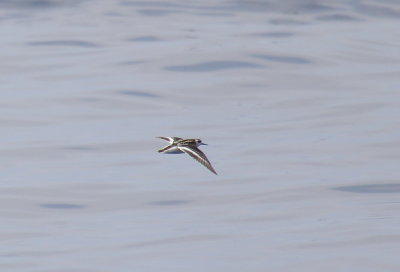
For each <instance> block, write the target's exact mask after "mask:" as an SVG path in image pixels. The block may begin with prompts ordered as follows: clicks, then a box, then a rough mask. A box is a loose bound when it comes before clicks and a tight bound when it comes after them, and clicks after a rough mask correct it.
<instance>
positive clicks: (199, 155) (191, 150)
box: [178, 146, 218, 175]
mask: <svg viewBox="0 0 400 272" xmlns="http://www.w3.org/2000/svg"><path fill="white" fill-rule="evenodd" d="M178 148H179V149H180V150H182V151H183V152H185V153H186V154H188V155H189V156H190V157H192V158H193V159H195V160H196V161H198V162H199V163H201V164H202V165H204V166H205V167H207V168H208V170H210V171H211V172H213V173H214V174H216V175H218V174H217V172H216V171H215V170H214V168H213V167H212V165H211V163H210V161H209V160H208V159H207V157H206V155H205V154H204V153H203V152H202V151H201V150H200V149H198V148H197V147H195V146H179V147H178Z"/></svg>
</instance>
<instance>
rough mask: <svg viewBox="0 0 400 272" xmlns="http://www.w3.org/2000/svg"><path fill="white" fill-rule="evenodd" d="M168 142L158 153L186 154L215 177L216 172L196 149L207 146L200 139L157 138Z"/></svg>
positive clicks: (204, 156)
mask: <svg viewBox="0 0 400 272" xmlns="http://www.w3.org/2000/svg"><path fill="white" fill-rule="evenodd" d="M157 138H160V139H163V140H165V141H168V142H169V144H168V145H167V146H166V147H164V148H161V149H160V150H158V152H160V153H166V154H179V153H186V154H188V155H189V156H190V157H192V158H193V159H195V160H196V161H198V162H199V163H201V164H202V165H204V166H205V167H207V168H208V170H210V171H211V172H213V173H214V174H216V175H217V172H216V171H215V170H214V168H213V167H212V165H211V163H210V161H209V160H208V159H207V157H206V155H205V154H204V153H203V152H202V151H201V150H200V149H199V148H198V147H199V146H200V145H207V144H205V143H203V142H202V141H201V140H200V139H182V138H179V137H157Z"/></svg>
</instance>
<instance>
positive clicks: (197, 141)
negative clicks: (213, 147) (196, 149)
mask: <svg viewBox="0 0 400 272" xmlns="http://www.w3.org/2000/svg"><path fill="white" fill-rule="evenodd" d="M195 142H196V145H197V146H199V145H207V144H205V143H203V142H202V141H201V140H200V139H196V140H195Z"/></svg>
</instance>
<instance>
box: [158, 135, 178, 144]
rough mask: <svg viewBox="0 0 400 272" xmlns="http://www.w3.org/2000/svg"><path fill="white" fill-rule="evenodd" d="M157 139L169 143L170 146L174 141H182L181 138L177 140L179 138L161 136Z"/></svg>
mask: <svg viewBox="0 0 400 272" xmlns="http://www.w3.org/2000/svg"><path fill="white" fill-rule="evenodd" d="M157 138H160V139H163V140H165V141H167V142H169V143H170V144H172V143H173V142H174V141H176V140H182V138H179V137H162V136H159V137H157Z"/></svg>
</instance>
